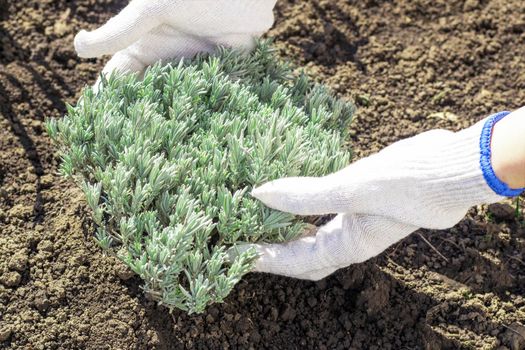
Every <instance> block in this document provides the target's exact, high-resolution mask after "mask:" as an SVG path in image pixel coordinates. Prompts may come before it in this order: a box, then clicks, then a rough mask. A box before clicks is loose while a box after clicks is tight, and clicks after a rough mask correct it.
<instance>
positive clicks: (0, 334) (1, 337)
mask: <svg viewBox="0 0 525 350" xmlns="http://www.w3.org/2000/svg"><path fill="white" fill-rule="evenodd" d="M12 333H13V332H12V330H11V328H10V327H9V326H7V327H2V328H0V343H3V342H5V341H6V340H7V339H9V337H10V336H11V334H12Z"/></svg>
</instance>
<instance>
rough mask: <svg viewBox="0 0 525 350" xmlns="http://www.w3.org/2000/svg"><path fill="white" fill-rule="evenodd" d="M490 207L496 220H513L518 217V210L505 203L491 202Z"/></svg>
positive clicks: (490, 211)
mask: <svg viewBox="0 0 525 350" xmlns="http://www.w3.org/2000/svg"><path fill="white" fill-rule="evenodd" d="M488 209H489V213H491V214H492V216H493V217H494V218H495V219H496V220H503V221H513V220H514V219H515V218H516V210H515V209H514V208H513V207H511V206H510V205H508V204H505V203H494V204H491V205H489V208H488Z"/></svg>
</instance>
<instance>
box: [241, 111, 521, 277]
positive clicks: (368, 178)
mask: <svg viewBox="0 0 525 350" xmlns="http://www.w3.org/2000/svg"><path fill="white" fill-rule="evenodd" d="M518 113H519V111H518ZM507 114H508V112H502V113H498V114H495V115H493V116H491V117H489V118H487V119H485V120H482V121H481V122H479V123H477V124H475V125H474V126H472V127H470V128H468V129H465V130H462V131H459V132H456V133H454V132H450V131H445V130H434V131H429V132H425V133H422V134H420V135H418V136H415V137H413V138H409V139H406V140H403V141H400V142H397V143H395V144H393V145H391V146H389V147H387V148H385V149H384V150H382V151H381V152H379V153H377V154H375V155H373V156H371V157H368V158H365V159H362V160H360V161H357V162H355V163H353V164H351V165H350V166H348V167H347V168H345V169H343V170H341V171H339V172H337V173H334V174H331V175H328V176H325V177H321V178H285V179H280V180H276V181H273V182H270V183H267V184H265V185H263V186H261V187H259V188H256V189H254V190H253V192H252V194H253V196H254V197H256V198H258V199H260V200H261V201H262V202H263V203H264V204H266V205H267V206H269V207H271V208H274V209H278V210H281V211H286V212H290V213H293V214H297V215H324V214H330V213H338V214H339V215H338V216H337V217H336V218H335V219H334V220H333V221H332V222H330V223H328V224H327V225H326V226H324V227H322V228H320V229H319V231H318V233H317V235H316V236H312V237H307V238H302V239H299V240H297V241H294V242H290V243H287V244H284V245H278V244H274V245H255V248H256V249H257V251H258V252H259V254H260V255H261V257H260V258H259V260H258V261H257V265H256V268H255V271H259V272H270V273H275V274H281V275H286V276H291V277H296V278H302V279H313V280H317V279H320V278H323V277H325V276H327V275H328V274H330V273H332V272H333V271H335V270H336V269H337V268H340V267H343V266H347V265H349V264H351V263H356V262H361V261H364V260H366V259H368V258H371V257H373V256H375V255H377V254H379V253H381V252H382V251H383V250H384V249H386V248H387V247H388V246H390V245H391V244H392V243H395V242H396V241H398V240H400V239H402V238H403V237H405V236H407V235H408V234H410V233H411V232H413V231H415V230H416V229H417V228H419V227H423V228H431V229H444V228H448V227H451V226H453V225H455V224H456V223H457V222H459V221H460V220H461V219H462V218H463V217H464V215H465V214H466V212H467V210H468V209H469V208H470V207H471V206H474V205H477V204H483V203H493V202H497V201H499V200H501V199H502V198H504V196H516V195H518V194H520V193H521V192H522V191H523V189H511V188H509V187H508V186H507V185H506V184H505V183H503V182H502V181H500V180H499V179H498V178H497V177H496V175H495V173H494V170H493V168H492V164H491V148H490V142H491V135H492V129H493V126H494V124H495V123H496V122H497V121H498V120H500V119H501V118H503V117H505V116H506V115H507ZM248 247H249V246H248V245H247V246H244V247H243V248H242V249H247V248H248Z"/></svg>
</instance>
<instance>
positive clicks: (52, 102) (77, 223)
mask: <svg viewBox="0 0 525 350" xmlns="http://www.w3.org/2000/svg"><path fill="white" fill-rule="evenodd" d="M124 5H125V1H122V0H97V1H95V0H78V1H64V0H62V1H59V0H19V1H10V0H0V348H6V349H184V348H191V349H194V348H195V349H250V348H253V349H264V348H268V349H449V348H450V349H454V348H472V349H524V348H525V326H524V324H525V298H524V295H525V261H524V260H525V257H524V255H525V251H524V244H525V243H524V242H525V229H524V228H523V218H522V217H521V216H516V215H515V213H514V209H513V208H512V206H510V205H509V203H510V202H508V203H506V204H499V205H493V206H490V207H488V208H487V207H479V208H473V209H472V210H471V211H470V212H469V215H468V216H467V218H465V220H463V221H462V222H461V223H459V224H458V225H457V226H456V227H454V228H452V229H450V230H446V231H423V230H422V231H419V232H417V233H415V234H413V235H411V236H410V237H409V238H407V239H405V240H404V241H402V242H400V243H399V244H396V245H395V246H394V247H392V248H391V249H389V250H388V251H387V252H385V253H384V254H382V255H381V256H379V257H377V258H375V259H372V260H371V261H369V262H366V263H364V264H359V265H354V266H351V267H349V268H346V269H343V270H341V271H339V272H338V273H336V274H334V275H333V276H331V277H329V278H326V279H325V280H322V281H320V282H316V283H313V282H305V281H298V280H292V279H288V278H281V277H276V276H269V275H257V274H251V275H249V276H247V277H246V278H245V279H244V280H243V281H242V282H241V283H239V285H238V286H237V288H236V289H235V291H234V293H232V295H231V296H230V297H229V298H228V299H227V301H226V303H224V304H221V305H216V306H213V307H211V308H210V309H209V310H208V311H207V312H206V313H205V314H203V315H197V316H188V315H186V314H184V313H182V312H174V313H173V314H172V315H170V314H169V313H168V312H167V310H166V309H164V308H161V307H157V306H156V305H155V303H153V302H151V301H149V300H148V299H147V298H146V297H145V296H144V295H143V294H142V293H141V291H140V288H139V286H140V281H139V280H138V279H137V278H135V277H133V276H132V275H130V274H129V272H128V271H126V270H125V269H124V268H123V266H122V265H121V264H120V263H119V262H118V261H117V260H116V259H114V258H112V257H108V256H105V255H104V254H103V253H102V252H101V251H100V249H99V248H98V247H97V246H96V245H95V243H94V242H93V240H92V235H93V229H92V223H91V221H90V220H89V213H88V211H87V210H86V205H85V202H84V201H83V199H82V194H81V192H80V191H79V190H78V189H76V188H75V187H74V186H73V185H72V184H71V183H68V182H67V181H65V180H63V179H61V178H60V177H59V176H58V175H57V164H58V159H57V156H56V152H55V150H54V148H53V146H52V144H51V142H50V140H49V138H48V137H47V135H46V133H45V130H44V119H45V118H46V117H52V116H55V117H56V116H61V115H63V113H64V112H65V103H75V100H76V97H78V95H79V92H80V90H81V88H82V87H83V86H84V85H86V84H89V83H92V82H93V81H94V79H95V78H96V75H97V73H98V72H99V70H100V69H101V67H102V65H103V63H104V62H103V60H80V59H78V58H77V57H76V55H75V53H74V50H73V47H72V42H73V37H74V34H75V33H76V32H77V31H78V30H80V29H82V28H95V27H96V26H97V25H99V24H101V23H103V22H104V21H105V20H107V19H108V18H109V17H110V16H111V15H112V14H115V13H116V12H117V11H118V10H119V9H121V8H122V7H123V6H124ZM275 13H276V24H275V27H274V29H272V30H271V32H270V35H271V36H274V37H275V38H276V43H277V46H278V47H279V48H280V50H281V51H282V54H283V56H286V57H289V58H290V59H291V60H292V61H294V62H295V63H296V64H298V65H304V67H305V69H306V70H307V72H308V73H310V74H311V75H312V76H314V77H316V78H317V79H319V80H322V81H323V82H325V83H327V84H329V85H330V86H331V87H332V88H333V89H335V90H336V91H337V92H339V93H340V94H341V95H342V96H347V97H349V98H353V99H355V100H356V101H357V103H358V105H359V107H360V109H359V112H358V115H357V116H356V118H355V121H354V123H353V126H352V137H353V145H354V150H355V156H356V158H359V157H362V156H366V155H368V154H371V153H373V152H376V151H378V150H379V149H381V148H382V147H384V146H386V145H388V144H390V143H392V142H394V141H396V140H399V139H402V138H404V137H407V136H411V135H415V134H417V133H419V132H421V131H424V130H429V129H433V128H437V127H443V128H448V129H453V130H457V129H460V128H463V127H466V126H468V125H471V124H473V123H474V122H475V121H477V120H479V119H481V118H482V117H484V116H486V115H487V114H489V113H492V112H496V111H500V110H504V109H513V108H516V107H518V106H520V105H522V104H524V102H525V55H524V49H523V48H524V47H525V2H524V1H522V0H437V1H431V0H411V1H408V0H403V1H395V2H393V1H381V0H361V1H336V0H308V1H305V0H296V1H291V0H288V1H287V0H279V3H278V6H277V8H276V11H275ZM385 234H388V233H385ZM425 240H426V241H429V242H430V243H431V244H432V246H433V247H435V248H436V249H437V250H438V251H439V254H438V253H437V252H436V251H435V250H433V249H432V248H431V247H430V245H429V244H427V242H425Z"/></svg>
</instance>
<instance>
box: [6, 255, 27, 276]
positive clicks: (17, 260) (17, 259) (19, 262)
mask: <svg viewBox="0 0 525 350" xmlns="http://www.w3.org/2000/svg"><path fill="white" fill-rule="evenodd" d="M27 261H28V257H27V254H26V253H25V251H20V252H17V253H16V254H15V255H13V256H12V257H11V259H9V263H8V265H7V266H8V267H9V269H11V270H15V271H19V272H23V271H25V269H26V268H27Z"/></svg>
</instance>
